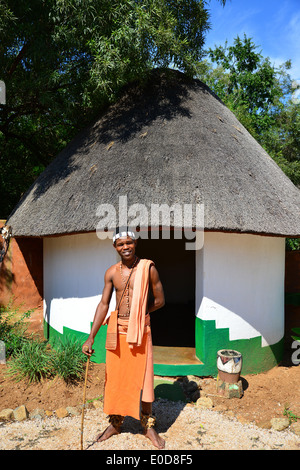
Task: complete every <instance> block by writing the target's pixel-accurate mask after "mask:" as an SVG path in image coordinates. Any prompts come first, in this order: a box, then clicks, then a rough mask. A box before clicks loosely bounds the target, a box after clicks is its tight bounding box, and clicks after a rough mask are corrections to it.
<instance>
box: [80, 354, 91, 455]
mask: <svg viewBox="0 0 300 470" xmlns="http://www.w3.org/2000/svg"><path fill="white" fill-rule="evenodd" d="M85 350H86V351H87V350H88V349H85ZM89 364H90V356H88V358H87V361H86V367H85V379H84V387H83V403H82V412H81V439H80V450H83V420H84V408H85V395H86V383H87V377H88V370H89Z"/></svg>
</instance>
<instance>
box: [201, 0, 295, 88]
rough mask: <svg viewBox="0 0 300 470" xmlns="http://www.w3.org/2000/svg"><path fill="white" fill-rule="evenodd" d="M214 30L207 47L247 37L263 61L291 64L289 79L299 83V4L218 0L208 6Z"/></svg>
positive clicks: (272, 0) (279, 0) (290, 0)
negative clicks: (224, 3) (264, 59)
mask: <svg viewBox="0 0 300 470" xmlns="http://www.w3.org/2000/svg"><path fill="white" fill-rule="evenodd" d="M209 8H210V12H211V19H210V22H211V26H212V29H211V30H210V32H209V33H208V34H207V36H206V43H205V46H206V47H214V45H224V43H225V40H226V39H227V41H228V44H229V45H231V44H232V43H233V39H234V38H236V37H237V36H240V37H241V38H243V36H244V33H245V34H246V35H247V37H251V38H252V40H253V42H254V43H255V44H256V45H257V46H259V49H258V50H259V51H261V53H262V55H263V56H264V57H269V58H270V60H271V63H272V64H274V65H279V64H282V63H284V62H285V61H286V60H288V59H291V60H292V69H291V71H290V75H291V77H292V78H293V79H294V80H297V81H298V82H299V81H300V0H227V3H226V5H225V7H224V8H223V7H222V6H221V4H220V3H219V2H218V1H217V0H211V1H210V4H209Z"/></svg>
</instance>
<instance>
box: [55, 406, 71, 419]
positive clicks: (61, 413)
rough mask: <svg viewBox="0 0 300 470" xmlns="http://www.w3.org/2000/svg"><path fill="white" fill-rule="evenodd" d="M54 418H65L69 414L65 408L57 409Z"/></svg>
mask: <svg viewBox="0 0 300 470" xmlns="http://www.w3.org/2000/svg"><path fill="white" fill-rule="evenodd" d="M56 416H57V417H58V418H66V417H67V416H69V413H68V411H67V409H66V408H58V409H57V410H56Z"/></svg>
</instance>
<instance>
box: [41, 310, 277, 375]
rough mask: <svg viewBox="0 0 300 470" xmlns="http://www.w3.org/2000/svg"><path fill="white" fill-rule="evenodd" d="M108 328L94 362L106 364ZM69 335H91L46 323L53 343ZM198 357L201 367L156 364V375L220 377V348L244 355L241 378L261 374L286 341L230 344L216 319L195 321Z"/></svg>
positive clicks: (102, 331) (258, 339)
mask: <svg viewBox="0 0 300 470" xmlns="http://www.w3.org/2000/svg"><path fill="white" fill-rule="evenodd" d="M106 330H107V326H104V327H102V328H100V330H99V332H98V334H97V336H96V338H95V342H94V349H95V354H94V355H93V356H92V361H93V362H96V363H105V360H106V350H105V340H106ZM66 335H70V336H72V337H75V338H77V339H79V340H80V341H81V342H82V343H83V342H84V341H85V340H86V339H87V337H88V334H86V333H82V332H80V331H76V330H72V329H70V328H67V327H64V328H63V334H61V333H59V332H58V331H56V330H55V329H54V328H52V327H51V326H49V325H48V324H47V323H46V322H44V336H45V338H47V339H48V340H49V341H50V343H52V342H53V341H55V338H57V337H62V336H66ZM195 338H196V356H197V357H198V359H199V360H200V361H201V363H200V362H199V364H178V365H177V364H154V374H155V375H161V376H181V375H197V376H202V377H205V376H217V374H218V370H217V351H218V350H219V349H234V350H237V351H239V352H240V353H241V354H242V356H243V366H242V375H243V374H244V375H246V374H258V373H260V372H264V371H267V370H269V369H272V367H275V366H276V365H277V364H279V362H280V361H281V360H282V357H283V351H284V338H282V340H280V341H279V342H278V343H276V344H273V345H272V346H264V347H262V346H261V337H260V336H257V337H256V338H250V339H240V340H235V341H230V339H229V328H216V326H215V321H214V320H206V321H204V320H201V319H200V318H196V322H195Z"/></svg>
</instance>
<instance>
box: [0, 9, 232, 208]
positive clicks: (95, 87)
mask: <svg viewBox="0 0 300 470" xmlns="http://www.w3.org/2000/svg"><path fill="white" fill-rule="evenodd" d="M219 1H220V2H221V3H222V4H223V5H225V3H226V0H219ZM207 5H208V4H207V2H206V1H205V0H190V1H188V0H170V1H167V0H144V1H141V0H118V1H116V0H47V1H46V0H0V70H1V76H0V79H1V80H3V81H4V82H5V84H6V90H7V102H6V104H5V105H2V106H1V105H0V148H1V154H0V188H1V189H0V191H1V192H0V201H1V206H0V210H1V213H0V215H1V217H7V216H8V214H9V213H10V211H11V210H12V208H13V207H14V206H15V204H16V203H17V201H18V199H19V197H20V195H21V194H22V193H23V192H24V191H25V190H26V189H27V188H28V186H29V185H30V184H31V183H32V182H33V181H34V179H35V178H36V176H37V175H38V174H39V173H40V172H41V171H42V170H43V169H44V168H45V166H46V165H48V163H49V162H50V161H51V160H52V159H53V157H54V156H55V155H56V154H57V153H58V152H59V151H60V150H61V149H62V148H63V147H64V146H65V145H66V143H67V142H68V141H70V140H71V139H72V137H73V136H74V135H75V134H76V133H77V132H78V131H79V130H80V129H82V128H83V127H84V126H85V125H86V124H87V123H88V122H89V121H91V120H92V119H93V118H94V116H95V115H96V114H98V113H100V111H101V110H102V109H104V108H105V106H107V104H108V103H109V102H111V101H113V100H114V99H116V97H117V96H118V92H119V91H120V89H121V88H122V86H123V85H124V84H126V83H127V82H130V81H132V80H134V79H137V78H140V79H143V77H144V76H145V74H147V72H148V71H149V70H150V69H152V68H153V67H167V66H170V65H171V64H172V66H174V67H177V68H179V69H180V70H183V71H185V72H187V73H188V74H191V75H192V74H194V73H195V70H196V69H197V64H198V63H199V61H200V60H201V58H202V56H203V45H204V39H205V33H206V31H207V30H208V29H209V10H208V8H207Z"/></svg>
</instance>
